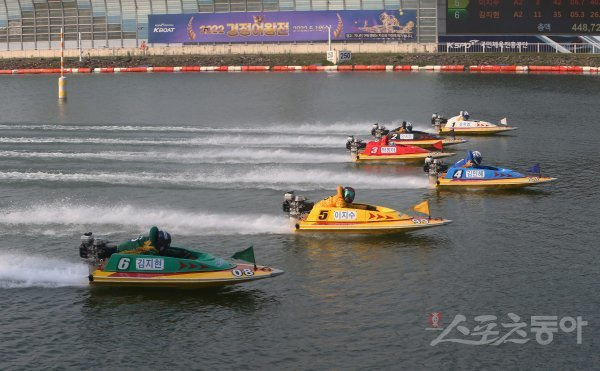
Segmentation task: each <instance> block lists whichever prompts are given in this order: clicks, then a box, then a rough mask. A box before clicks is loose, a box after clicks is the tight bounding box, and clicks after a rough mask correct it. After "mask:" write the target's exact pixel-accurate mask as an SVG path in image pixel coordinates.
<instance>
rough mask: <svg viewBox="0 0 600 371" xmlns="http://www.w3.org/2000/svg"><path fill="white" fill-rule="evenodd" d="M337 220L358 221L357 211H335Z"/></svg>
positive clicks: (334, 216)
mask: <svg viewBox="0 0 600 371" xmlns="http://www.w3.org/2000/svg"><path fill="white" fill-rule="evenodd" d="M333 219H335V220H356V211H334V212H333Z"/></svg>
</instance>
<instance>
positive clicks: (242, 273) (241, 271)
mask: <svg viewBox="0 0 600 371" xmlns="http://www.w3.org/2000/svg"><path fill="white" fill-rule="evenodd" d="M231 274H233V275H234V276H236V277H242V276H250V277H252V276H254V272H253V271H252V269H248V268H246V269H232V270H231Z"/></svg>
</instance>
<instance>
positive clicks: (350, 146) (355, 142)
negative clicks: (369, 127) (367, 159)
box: [346, 136, 367, 160]
mask: <svg viewBox="0 0 600 371" xmlns="http://www.w3.org/2000/svg"><path fill="white" fill-rule="evenodd" d="M366 147H367V143H365V142H363V141H362V140H361V139H356V138H354V137H353V136H349V137H348V140H347V141H346V149H347V150H349V151H350V155H351V156H352V159H353V160H356V159H357V158H358V151H359V150H361V149H364V148H366Z"/></svg>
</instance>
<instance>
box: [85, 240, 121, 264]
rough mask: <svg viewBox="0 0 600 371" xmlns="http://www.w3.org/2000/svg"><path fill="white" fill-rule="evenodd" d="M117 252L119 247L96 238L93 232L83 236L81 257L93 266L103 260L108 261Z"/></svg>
mask: <svg viewBox="0 0 600 371" xmlns="http://www.w3.org/2000/svg"><path fill="white" fill-rule="evenodd" d="M115 252H117V246H116V245H115V244H111V243H109V242H108V241H105V240H103V239H100V238H95V237H94V234H93V233H92V232H87V233H84V234H83V236H81V245H79V256H80V257H81V258H83V259H86V260H87V261H88V262H89V263H91V264H98V263H100V261H101V260H104V259H108V258H110V256H111V255H112V254H114V253H115Z"/></svg>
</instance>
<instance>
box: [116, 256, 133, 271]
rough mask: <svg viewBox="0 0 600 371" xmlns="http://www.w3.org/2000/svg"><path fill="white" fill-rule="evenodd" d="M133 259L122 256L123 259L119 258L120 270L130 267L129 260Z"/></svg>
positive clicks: (118, 265) (118, 266)
mask: <svg viewBox="0 0 600 371" xmlns="http://www.w3.org/2000/svg"><path fill="white" fill-rule="evenodd" d="M130 261H131V259H129V258H121V260H119V264H117V268H118V269H119V270H122V271H124V270H126V269H127V268H129V262H130Z"/></svg>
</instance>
